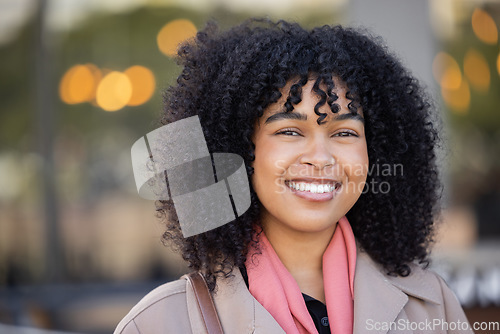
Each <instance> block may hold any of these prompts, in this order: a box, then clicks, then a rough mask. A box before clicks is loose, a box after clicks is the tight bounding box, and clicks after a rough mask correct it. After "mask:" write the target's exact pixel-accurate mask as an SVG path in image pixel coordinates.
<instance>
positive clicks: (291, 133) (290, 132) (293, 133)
mask: <svg viewBox="0 0 500 334" xmlns="http://www.w3.org/2000/svg"><path fill="white" fill-rule="evenodd" d="M276 134H277V135H285V136H300V134H299V133H298V132H297V131H294V130H287V129H285V130H281V131H278V132H277V133H276Z"/></svg>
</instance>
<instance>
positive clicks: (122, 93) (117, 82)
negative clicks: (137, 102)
mask: <svg viewBox="0 0 500 334" xmlns="http://www.w3.org/2000/svg"><path fill="white" fill-rule="evenodd" d="M131 96H132V84H131V82H130V79H129V78H128V76H127V75H126V74H124V73H121V72H118V71H113V72H110V73H108V74H107V75H106V76H105V77H104V78H103V79H102V80H101V82H100V83H99V86H98V87H97V93H96V102H97V104H98V105H99V107H101V108H102V109H104V110H106V111H116V110H119V109H121V108H123V107H124V106H126V105H127V103H128V102H129V101H130V97H131Z"/></svg>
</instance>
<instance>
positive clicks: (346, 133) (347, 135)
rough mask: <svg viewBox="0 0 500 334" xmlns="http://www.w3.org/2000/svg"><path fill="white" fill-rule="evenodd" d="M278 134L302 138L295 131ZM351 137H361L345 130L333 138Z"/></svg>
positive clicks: (288, 130) (290, 130) (278, 133)
mask: <svg viewBox="0 0 500 334" xmlns="http://www.w3.org/2000/svg"><path fill="white" fill-rule="evenodd" d="M292 133H293V134H292ZM276 134H277V135H285V136H301V134H300V133H299V132H297V131H295V130H293V129H283V130H280V131H278V132H276ZM351 136H353V137H359V135H358V134H357V133H356V132H354V131H350V130H344V131H340V132H337V133H335V134H334V135H333V136H332V137H351Z"/></svg>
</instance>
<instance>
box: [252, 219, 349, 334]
mask: <svg viewBox="0 0 500 334" xmlns="http://www.w3.org/2000/svg"><path fill="white" fill-rule="evenodd" d="M259 238H260V239H259V244H260V245H261V247H260V248H261V252H262V254H256V255H255V257H253V259H254V261H252V255H254V254H255V253H256V250H255V249H251V250H250V251H249V254H248V259H247V262H246V268H247V272H248V283H249V290H250V293H251V294H252V295H253V296H254V297H255V299H257V301H259V303H260V304H262V306H264V308H265V309H266V310H267V311H268V312H269V313H270V314H271V315H272V316H273V318H274V319H275V320H276V321H277V322H278V324H279V325H280V326H281V328H283V329H284V330H285V332H286V333H287V334H304V333H305V334H307V333H316V334H317V333H318V331H317V330H316V327H315V326H314V322H313V320H312V318H311V316H310V314H309V312H308V311H307V307H306V304H305V301H304V298H303V297H302V293H301V292H300V289H299V286H298V285H297V282H296V281H295V279H294V278H293V277H292V275H291V274H290V273H289V272H288V270H287V269H286V268H285V266H284V265H283V263H282V262H281V261H280V259H279V257H278V255H277V254H276V252H275V251H274V249H273V247H272V246H271V244H270V243H269V240H268V239H267V237H266V236H265V235H264V233H261V234H260V236H259ZM355 266H356V243H355V239H354V234H353V232H352V229H351V225H350V224H349V222H348V221H347V218H346V217H342V218H341V219H340V220H339V222H338V224H337V228H336V229H335V233H334V234H333V237H332V240H331V241H330V243H329V245H328V247H327V249H326V251H325V253H324V254H323V281H324V289H325V298H326V307H327V312H328V319H329V323H330V329H331V331H332V332H333V333H336V334H352V326H353V313H354V311H353V297H354V296H353V285H354V268H355Z"/></svg>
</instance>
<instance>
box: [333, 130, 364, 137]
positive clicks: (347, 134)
mask: <svg viewBox="0 0 500 334" xmlns="http://www.w3.org/2000/svg"><path fill="white" fill-rule="evenodd" d="M351 136H352V137H359V136H358V134H357V133H356V132H354V131H340V132H337V133H335V134H334V135H333V137H351Z"/></svg>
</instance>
